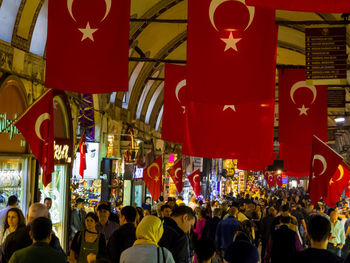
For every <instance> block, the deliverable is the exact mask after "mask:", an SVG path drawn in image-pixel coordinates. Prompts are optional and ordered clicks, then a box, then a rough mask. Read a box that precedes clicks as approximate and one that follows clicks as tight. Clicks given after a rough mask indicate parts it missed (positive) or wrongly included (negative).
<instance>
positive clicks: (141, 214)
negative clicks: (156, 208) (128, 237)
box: [136, 207, 143, 222]
mask: <svg viewBox="0 0 350 263" xmlns="http://www.w3.org/2000/svg"><path fill="white" fill-rule="evenodd" d="M136 212H137V213H138V214H139V222H141V220H142V219H143V208H142V207H136Z"/></svg>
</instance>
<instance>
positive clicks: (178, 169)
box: [175, 168, 181, 178]
mask: <svg viewBox="0 0 350 263" xmlns="http://www.w3.org/2000/svg"><path fill="white" fill-rule="evenodd" d="M178 171H181V168H177V169H176V170H175V178H179V177H178V176H177V172H178Z"/></svg>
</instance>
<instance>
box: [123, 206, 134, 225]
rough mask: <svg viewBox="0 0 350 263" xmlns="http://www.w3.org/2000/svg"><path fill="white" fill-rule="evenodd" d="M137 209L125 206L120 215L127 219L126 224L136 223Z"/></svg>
mask: <svg viewBox="0 0 350 263" xmlns="http://www.w3.org/2000/svg"><path fill="white" fill-rule="evenodd" d="M136 213H137V212H136V209H135V207H132V206H129V205H128V206H124V207H123V208H122V210H121V211H120V214H121V215H122V216H124V217H125V220H126V222H128V223H134V222H135V219H136Z"/></svg>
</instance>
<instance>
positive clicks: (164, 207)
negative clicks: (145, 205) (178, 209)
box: [160, 205, 171, 212]
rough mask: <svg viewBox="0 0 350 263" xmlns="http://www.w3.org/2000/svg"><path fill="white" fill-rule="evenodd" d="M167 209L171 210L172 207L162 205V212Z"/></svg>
mask: <svg viewBox="0 0 350 263" xmlns="http://www.w3.org/2000/svg"><path fill="white" fill-rule="evenodd" d="M166 208H170V209H171V207H170V206H169V205H162V206H161V207H160V211H162V212H163V211H164V209H166Z"/></svg>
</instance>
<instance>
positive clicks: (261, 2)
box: [246, 0, 350, 13]
mask: <svg viewBox="0 0 350 263" xmlns="http://www.w3.org/2000/svg"><path fill="white" fill-rule="evenodd" d="M246 1H247V4H248V5H253V6H260V7H263V8H272V9H281V10H290V11H302V12H315V13H316V12H317V13H349V12H350V1H349V0H307V1H304V0H288V1H287V0H246Z"/></svg>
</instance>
